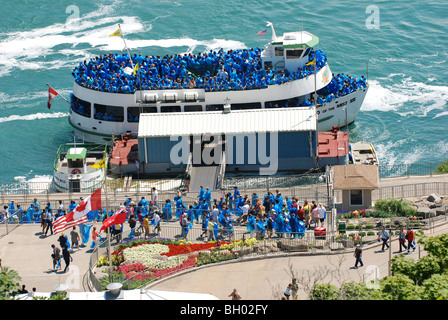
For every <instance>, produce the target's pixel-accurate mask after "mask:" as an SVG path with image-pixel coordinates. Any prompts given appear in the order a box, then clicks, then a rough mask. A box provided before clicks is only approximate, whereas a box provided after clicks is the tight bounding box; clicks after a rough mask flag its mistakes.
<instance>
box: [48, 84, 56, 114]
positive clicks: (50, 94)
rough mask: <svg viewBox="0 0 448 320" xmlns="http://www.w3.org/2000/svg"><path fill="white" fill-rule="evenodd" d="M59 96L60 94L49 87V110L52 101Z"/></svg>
mask: <svg viewBox="0 0 448 320" xmlns="http://www.w3.org/2000/svg"><path fill="white" fill-rule="evenodd" d="M57 95H58V93H57V92H56V91H55V90H53V89H52V88H51V87H48V102H47V107H48V109H50V108H51V100H53V98H54V97H56V96H57Z"/></svg>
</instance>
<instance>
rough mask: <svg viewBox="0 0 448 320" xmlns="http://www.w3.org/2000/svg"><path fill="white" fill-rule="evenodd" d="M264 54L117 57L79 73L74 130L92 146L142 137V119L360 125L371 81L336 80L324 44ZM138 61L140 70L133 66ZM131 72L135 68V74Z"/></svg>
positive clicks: (293, 36)
mask: <svg viewBox="0 0 448 320" xmlns="http://www.w3.org/2000/svg"><path fill="white" fill-rule="evenodd" d="M269 25H270V26H271V28H272V40H271V42H270V43H268V44H267V45H266V46H265V47H264V48H263V49H260V48H255V49H238V50H229V51H224V50H222V49H221V50H218V51H210V52H204V53H201V54H198V55H194V54H184V55H174V56H165V57H158V56H157V57H155V56H146V57H143V56H141V55H133V56H132V57H129V56H127V54H109V55H104V56H100V57H97V58H96V59H91V60H90V61H89V62H87V61H85V62H83V63H81V64H80V65H79V67H77V68H75V70H74V72H73V75H74V78H75V83H74V87H73V93H72V94H71V108H70V115H69V122H70V124H71V125H72V127H73V128H74V132H75V134H76V135H77V136H78V137H80V138H82V139H83V140H84V141H91V142H98V143H104V142H105V141H107V142H110V141H111V138H112V136H113V135H115V136H120V135H121V134H126V133H131V134H132V135H136V134H137V132H138V129H139V121H140V116H141V114H158V113H184V112H208V111H222V112H232V111H233V110H247V109H254V110H256V109H276V108H297V110H299V109H300V108H303V107H313V106H314V107H315V110H316V111H315V112H316V113H317V115H318V129H317V130H318V131H330V130H332V128H333V126H337V127H344V126H346V125H347V124H350V123H352V122H353V121H355V118H356V116H357V115H358V112H359V110H360V108H361V105H362V102H363V100H364V98H365V95H366V93H367V90H368V84H367V81H366V79H365V78H364V77H359V78H355V77H350V76H346V75H344V74H341V75H339V74H338V75H334V74H333V73H332V71H331V69H330V66H329V64H328V62H327V57H326V55H325V53H323V52H322V51H321V50H316V49H315V46H316V45H317V44H318V43H319V38H318V37H317V36H315V35H313V34H311V33H309V32H307V31H298V32H286V33H284V34H283V35H282V36H277V35H276V34H275V30H274V28H273V26H272V24H269ZM130 58H132V62H131V59H130ZM131 67H134V68H133V69H132V68H131Z"/></svg>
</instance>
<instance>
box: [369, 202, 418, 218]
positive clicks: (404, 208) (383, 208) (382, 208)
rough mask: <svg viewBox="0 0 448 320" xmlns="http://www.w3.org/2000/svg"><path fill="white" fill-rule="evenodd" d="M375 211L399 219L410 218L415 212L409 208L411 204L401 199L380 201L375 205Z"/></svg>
mask: <svg viewBox="0 0 448 320" xmlns="http://www.w3.org/2000/svg"><path fill="white" fill-rule="evenodd" d="M375 210H376V211H377V212H381V213H388V214H391V215H393V216H399V217H412V216H415V215H416V214H417V211H416V210H415V209H414V208H413V207H412V206H411V202H409V201H405V200H403V199H393V198H390V199H380V200H378V201H377V202H376V203H375Z"/></svg>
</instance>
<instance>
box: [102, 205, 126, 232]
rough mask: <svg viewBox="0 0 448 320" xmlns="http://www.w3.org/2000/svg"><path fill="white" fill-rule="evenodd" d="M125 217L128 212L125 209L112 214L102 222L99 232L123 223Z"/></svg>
mask: <svg viewBox="0 0 448 320" xmlns="http://www.w3.org/2000/svg"><path fill="white" fill-rule="evenodd" d="M127 216H128V211H127V210H126V209H125V208H123V209H121V210H120V211H118V212H117V213H115V214H113V215H112V216H110V217H109V218H107V219H105V220H104V221H103V225H102V226H101V229H100V232H101V231H103V230H104V229H107V228H109V227H111V226H114V225H116V224H122V223H125V222H126V218H127Z"/></svg>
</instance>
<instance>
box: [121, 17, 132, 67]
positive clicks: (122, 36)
mask: <svg viewBox="0 0 448 320" xmlns="http://www.w3.org/2000/svg"><path fill="white" fill-rule="evenodd" d="M118 29H120V35H121V38H122V39H123V42H124V48H125V49H126V51H127V52H128V55H129V61H131V66H132V69H134V63H133V62H132V57H131V53H130V52H129V48H128V46H127V44H126V40H125V39H124V35H123V31H121V25H120V24H118Z"/></svg>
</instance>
